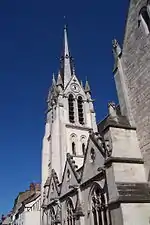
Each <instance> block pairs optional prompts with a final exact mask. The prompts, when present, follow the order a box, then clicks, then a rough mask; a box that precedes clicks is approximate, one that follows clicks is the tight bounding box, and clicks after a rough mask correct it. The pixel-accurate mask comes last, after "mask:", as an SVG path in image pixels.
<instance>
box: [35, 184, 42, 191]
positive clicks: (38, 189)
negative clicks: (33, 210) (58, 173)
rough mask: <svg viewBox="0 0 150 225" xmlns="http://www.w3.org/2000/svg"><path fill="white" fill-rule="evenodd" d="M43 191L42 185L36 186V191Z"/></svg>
mask: <svg viewBox="0 0 150 225" xmlns="http://www.w3.org/2000/svg"><path fill="white" fill-rule="evenodd" d="M40 190H41V185H40V184H38V183H37V184H35V191H40Z"/></svg>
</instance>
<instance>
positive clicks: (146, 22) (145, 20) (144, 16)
mask: <svg viewBox="0 0 150 225" xmlns="http://www.w3.org/2000/svg"><path fill="white" fill-rule="evenodd" d="M148 9H149V5H148V6H144V7H143V8H142V9H141V10H140V19H139V22H142V25H143V27H144V29H145V32H146V34H149V33H150V15H149V13H148Z"/></svg>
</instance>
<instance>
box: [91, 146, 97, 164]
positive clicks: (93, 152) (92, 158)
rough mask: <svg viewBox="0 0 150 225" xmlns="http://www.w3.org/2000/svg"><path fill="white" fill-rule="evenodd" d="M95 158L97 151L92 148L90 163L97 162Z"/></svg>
mask: <svg viewBox="0 0 150 225" xmlns="http://www.w3.org/2000/svg"><path fill="white" fill-rule="evenodd" d="M95 158H96V154H95V150H94V148H91V152H90V161H91V162H92V163H93V162H94V161H95Z"/></svg>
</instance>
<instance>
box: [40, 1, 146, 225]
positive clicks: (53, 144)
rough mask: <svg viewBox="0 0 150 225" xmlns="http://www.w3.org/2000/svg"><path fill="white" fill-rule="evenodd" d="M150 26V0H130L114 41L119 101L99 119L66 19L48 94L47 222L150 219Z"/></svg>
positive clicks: (111, 223) (112, 224)
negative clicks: (57, 66)
mask: <svg viewBox="0 0 150 225" xmlns="http://www.w3.org/2000/svg"><path fill="white" fill-rule="evenodd" d="M132 23H133V24H132ZM135 23H136V24H135ZM149 31H150V13H149V2H146V1H143V0H142V1H140V0H131V1H130V7H129V14H128V19H127V26H126V32H125V39H124V44H123V49H121V48H120V46H119V44H118V42H117V41H116V40H114V41H113V53H114V57H115V66H114V75H115V81H116V87H117V93H118V99H119V106H116V105H115V104H114V103H113V102H111V103H109V104H108V115H107V116H106V117H105V119H104V120H103V121H101V122H100V123H99V124H96V114H95V110H94V106H93V100H92V96H91V89H90V85H89V83H88V81H86V84H85V86H83V84H82V82H81V81H80V80H79V78H78V77H77V76H76V71H75V68H74V63H73V58H72V57H71V55H70V52H69V46H68V39H67V27H64V50H63V55H62V57H61V60H60V70H59V73H58V75H57V79H55V77H54V76H53V79H52V86H51V88H50V91H49V94H48V99H47V104H48V110H47V118H46V124H45V135H44V138H43V149H42V186H41V189H42V191H41V204H42V205H41V224H42V225H51V224H52V225H53V224H63V225H65V224H66V225H76V224H77V225H78V224H80V225H134V224H136V225H148V224H150V189H149V185H148V180H147V178H148V175H147V174H148V172H147V171H148V164H149V161H150V160H149V161H148V159H147V157H148V155H149V152H150V151H148V146H149V141H150V135H149V131H150V129H149V128H150V120H149V116H150V110H149V109H150V104H149V102H148V101H149V96H150V95H149V94H150V83H149V81H150V79H149V78H150V75H149V64H148V60H149V58H148V50H149V48H148V46H149V41H148V40H147V39H148V37H149ZM136 41H137V43H135V42H136ZM140 43H141V45H140ZM143 76H144V78H143ZM144 85H145V86H144ZM148 87H149V88H148ZM140 98H142V99H140ZM131 106H132V107H131ZM138 107H139V108H138ZM141 115H142V118H141V117H140V116H141ZM140 118H141V119H140ZM136 128H137V129H136ZM142 129H144V130H143V132H142ZM139 143H140V144H139ZM143 156H144V159H143ZM145 168H146V169H145Z"/></svg>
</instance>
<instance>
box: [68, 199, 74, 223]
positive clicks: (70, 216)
mask: <svg viewBox="0 0 150 225" xmlns="http://www.w3.org/2000/svg"><path fill="white" fill-rule="evenodd" d="M66 207H67V218H66V219H67V225H75V218H74V216H73V214H74V208H73V203H72V201H71V200H70V199H69V200H68V201H67V203H66Z"/></svg>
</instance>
